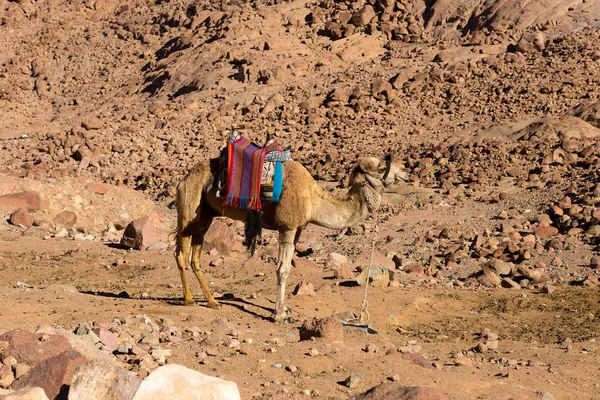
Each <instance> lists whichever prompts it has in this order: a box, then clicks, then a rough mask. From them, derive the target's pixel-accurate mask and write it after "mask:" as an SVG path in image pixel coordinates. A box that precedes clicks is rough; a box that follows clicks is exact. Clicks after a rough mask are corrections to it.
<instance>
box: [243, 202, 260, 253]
mask: <svg viewBox="0 0 600 400" xmlns="http://www.w3.org/2000/svg"><path fill="white" fill-rule="evenodd" d="M244 235H245V236H246V248H247V249H248V251H250V254H251V255H252V256H253V255H254V253H255V252H256V242H257V241H258V239H259V238H260V237H261V236H262V211H257V210H249V211H248V215H246V221H245V223H244Z"/></svg>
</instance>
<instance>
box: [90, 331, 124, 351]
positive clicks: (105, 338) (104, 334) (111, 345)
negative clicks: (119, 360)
mask: <svg viewBox="0 0 600 400" xmlns="http://www.w3.org/2000/svg"><path fill="white" fill-rule="evenodd" d="M94 333H95V334H96V335H98V337H99V338H100V341H101V342H102V344H103V345H104V346H106V347H107V348H108V349H109V350H110V351H115V350H116V349H117V348H118V347H119V344H118V340H119V337H118V336H117V335H115V334H114V333H112V332H111V331H109V330H108V329H104V328H95V329H94Z"/></svg>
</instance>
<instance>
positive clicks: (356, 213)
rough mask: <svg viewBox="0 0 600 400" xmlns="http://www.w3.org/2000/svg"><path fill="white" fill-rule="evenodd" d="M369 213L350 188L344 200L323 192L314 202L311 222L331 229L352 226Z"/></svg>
mask: <svg viewBox="0 0 600 400" xmlns="http://www.w3.org/2000/svg"><path fill="white" fill-rule="evenodd" d="M368 215H369V210H368V208H367V205H366V203H365V202H364V201H361V198H360V196H359V195H358V194H357V193H355V192H354V191H353V190H352V189H351V190H350V192H349V193H348V196H347V198H346V199H344V200H340V199H336V198H335V197H333V196H332V195H330V194H329V193H324V195H323V196H321V197H320V198H319V202H318V204H315V207H314V212H313V218H312V221H311V222H312V223H314V224H316V225H320V226H323V227H326V228H331V229H343V228H347V227H350V226H354V225H356V224H358V223H359V222H361V221H363V220H364V219H366V218H367V216H368Z"/></svg>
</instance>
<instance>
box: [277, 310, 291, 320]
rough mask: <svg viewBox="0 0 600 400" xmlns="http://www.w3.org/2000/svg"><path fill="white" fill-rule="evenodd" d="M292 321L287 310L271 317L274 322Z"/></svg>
mask: <svg viewBox="0 0 600 400" xmlns="http://www.w3.org/2000/svg"><path fill="white" fill-rule="evenodd" d="M291 319H292V312H291V311H290V310H288V309H287V308H286V309H285V311H283V312H281V313H279V314H275V315H274V316H273V321H274V322H289V321H290V320H291Z"/></svg>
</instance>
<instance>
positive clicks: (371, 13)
mask: <svg viewBox="0 0 600 400" xmlns="http://www.w3.org/2000/svg"><path fill="white" fill-rule="evenodd" d="M375 16H376V14H375V9H373V6H371V5H366V6H364V7H363V8H361V9H360V10H359V11H357V12H355V13H354V15H353V16H352V23H353V24H354V25H356V26H365V25H367V24H368V23H369V22H371V20H372V19H373V18H374V17H375Z"/></svg>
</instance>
